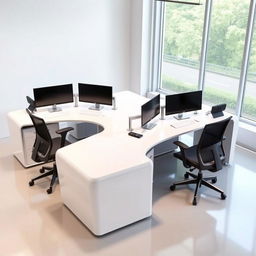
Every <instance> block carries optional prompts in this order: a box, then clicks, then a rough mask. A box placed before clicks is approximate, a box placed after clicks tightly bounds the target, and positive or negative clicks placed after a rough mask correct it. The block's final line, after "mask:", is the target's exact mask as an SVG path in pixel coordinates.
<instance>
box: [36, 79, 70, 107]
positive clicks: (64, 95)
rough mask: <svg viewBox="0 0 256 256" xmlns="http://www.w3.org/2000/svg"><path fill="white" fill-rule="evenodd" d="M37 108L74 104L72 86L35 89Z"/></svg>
mask: <svg viewBox="0 0 256 256" xmlns="http://www.w3.org/2000/svg"><path fill="white" fill-rule="evenodd" d="M33 91H34V99H35V103H36V107H43V106H49V105H54V104H63V103H69V102H73V86H72V84H63V85H55V86H48V87H40V88H34V89H33Z"/></svg>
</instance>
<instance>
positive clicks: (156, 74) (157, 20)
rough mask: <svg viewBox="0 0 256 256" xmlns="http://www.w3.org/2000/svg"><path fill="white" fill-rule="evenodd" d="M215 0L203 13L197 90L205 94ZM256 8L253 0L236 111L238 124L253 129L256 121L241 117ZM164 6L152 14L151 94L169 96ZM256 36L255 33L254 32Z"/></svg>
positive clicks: (157, 6) (158, 6) (206, 5)
mask: <svg viewBox="0 0 256 256" xmlns="http://www.w3.org/2000/svg"><path fill="white" fill-rule="evenodd" d="M212 2H213V1H212V0H206V1H205V11H204V25H203V26H204V27H203V35H202V45H201V56H200V67H199V78H198V90H204V87H205V70H206V59H207V47H208V41H209V31H210V23H211V14H212ZM255 9H256V7H255V2H254V0H250V6H249V11H248V20H247V27H246V37H245V41H244V50H243V60H242V66H241V72H240V78H239V88H238V94H237V104H236V109H235V115H237V116H238V117H239V120H240V121H242V122H245V123H248V124H250V125H254V126H256V120H255V121H254V120H251V119H248V118H246V117H243V116H242V107H243V101H244V97H245V89H246V82H247V73H248V68H249V60H250V52H251V46H252V40H253V32H254V22H255V19H256V10H255ZM164 11H165V2H159V1H157V4H155V6H154V11H153V15H154V17H153V21H154V22H153V47H152V65H151V67H152V70H151V71H152V72H151V86H150V88H149V90H151V91H158V92H160V93H162V94H168V92H169V91H168V90H167V89H163V88H161V83H162V61H163V46H164V45H163V38H164V26H165V24H164V13H165V12H164ZM255 33H256V31H255Z"/></svg>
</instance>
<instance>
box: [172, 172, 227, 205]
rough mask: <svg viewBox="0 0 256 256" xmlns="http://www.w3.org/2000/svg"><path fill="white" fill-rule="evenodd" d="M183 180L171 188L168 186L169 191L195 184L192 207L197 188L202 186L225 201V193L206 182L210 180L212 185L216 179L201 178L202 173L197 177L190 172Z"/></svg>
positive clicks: (195, 200)
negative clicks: (211, 190)
mask: <svg viewBox="0 0 256 256" xmlns="http://www.w3.org/2000/svg"><path fill="white" fill-rule="evenodd" d="M189 176H191V177H192V178H193V179H189V180H188V178H189ZM184 178H185V180H182V181H179V182H176V183H173V184H172V185H171V186H170V190H171V191H174V190H175V188H176V186H179V185H189V184H196V189H195V193H194V198H193V201H192V204H193V205H197V198H198V190H199V188H200V187H201V186H202V185H204V186H206V187H208V188H210V189H213V190H215V191H217V192H219V193H220V194H221V199H222V200H224V199H226V197H227V196H226V195H225V193H224V192H223V190H221V189H219V188H218V187H216V186H214V185H212V184H211V183H209V182H207V181H208V180H210V181H211V182H212V183H213V184H214V183H216V182H217V177H215V176H214V177H207V178H203V175H202V172H201V171H199V172H198V175H195V174H193V173H190V172H186V173H185V174H184Z"/></svg>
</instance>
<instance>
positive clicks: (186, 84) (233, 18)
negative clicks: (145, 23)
mask: <svg viewBox="0 0 256 256" xmlns="http://www.w3.org/2000/svg"><path fill="white" fill-rule="evenodd" d="M253 1H254V0H225V1H223V0H214V1H213V0H205V1H203V5H196V6H195V5H187V4H182V3H167V2H166V3H165V2H158V1H157V3H156V5H161V6H162V8H161V9H160V10H161V13H160V15H159V14H158V15H156V17H158V18H156V24H158V30H161V31H162V33H159V34H157V35H156V36H157V37H161V40H160V42H161V43H160V44H158V45H157V47H159V48H160V50H159V51H155V52H158V53H159V55H158V56H157V57H155V58H154V60H156V62H157V65H158V66H159V67H160V68H159V69H158V70H159V73H160V77H159V78H158V80H157V82H158V88H159V89H160V90H162V91H165V92H166V91H168V93H175V92H184V91H192V90H197V89H203V91H204V93H203V101H204V103H206V104H208V105H214V104H219V103H227V108H228V111H230V112H232V113H237V114H239V115H240V114H241V116H242V117H243V118H247V119H251V120H253V121H256V38H255V37H256V36H255V35H254V40H253V41H252V43H251V37H250V36H249V37H248V33H249V32H250V31H249V32H248V27H249V25H248V24H249V20H250V19H251V20H253V17H254V16H255V8H254V7H253V4H254V5H255V3H254V2H253ZM201 2H202V1H201ZM159 20H161V22H159ZM156 27H157V26H156ZM254 28H255V25H254ZM254 30H255V29H254ZM255 33H256V32H254V34H255ZM249 45H252V47H251V51H250V53H251V54H250V61H249V65H248V66H249V68H248V70H246V71H247V72H246V74H247V76H246V79H245V81H243V79H241V77H242V73H243V72H244V66H245V62H244V58H246V57H245V52H246V48H248V46H249ZM153 66H154V65H153ZM246 68H247V66H246ZM158 76H159V74H158ZM153 81H155V80H153ZM239 99H240V100H239ZM241 99H242V100H241ZM239 102H242V104H240V103H239Z"/></svg>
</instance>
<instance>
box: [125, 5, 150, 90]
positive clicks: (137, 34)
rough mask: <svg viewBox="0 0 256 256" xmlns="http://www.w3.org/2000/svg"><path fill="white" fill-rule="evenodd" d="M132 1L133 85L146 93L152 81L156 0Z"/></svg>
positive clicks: (132, 86) (133, 88)
mask: <svg viewBox="0 0 256 256" xmlns="http://www.w3.org/2000/svg"><path fill="white" fill-rule="evenodd" d="M130 1H131V86H130V89H131V90H132V91H134V92H136V93H139V94H142V95H145V94H146V93H147V91H148V89H149V83H150V63H151V59H150V58H151V37H152V29H151V26H152V5H153V1H154V0H140V1H139V0H130Z"/></svg>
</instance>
